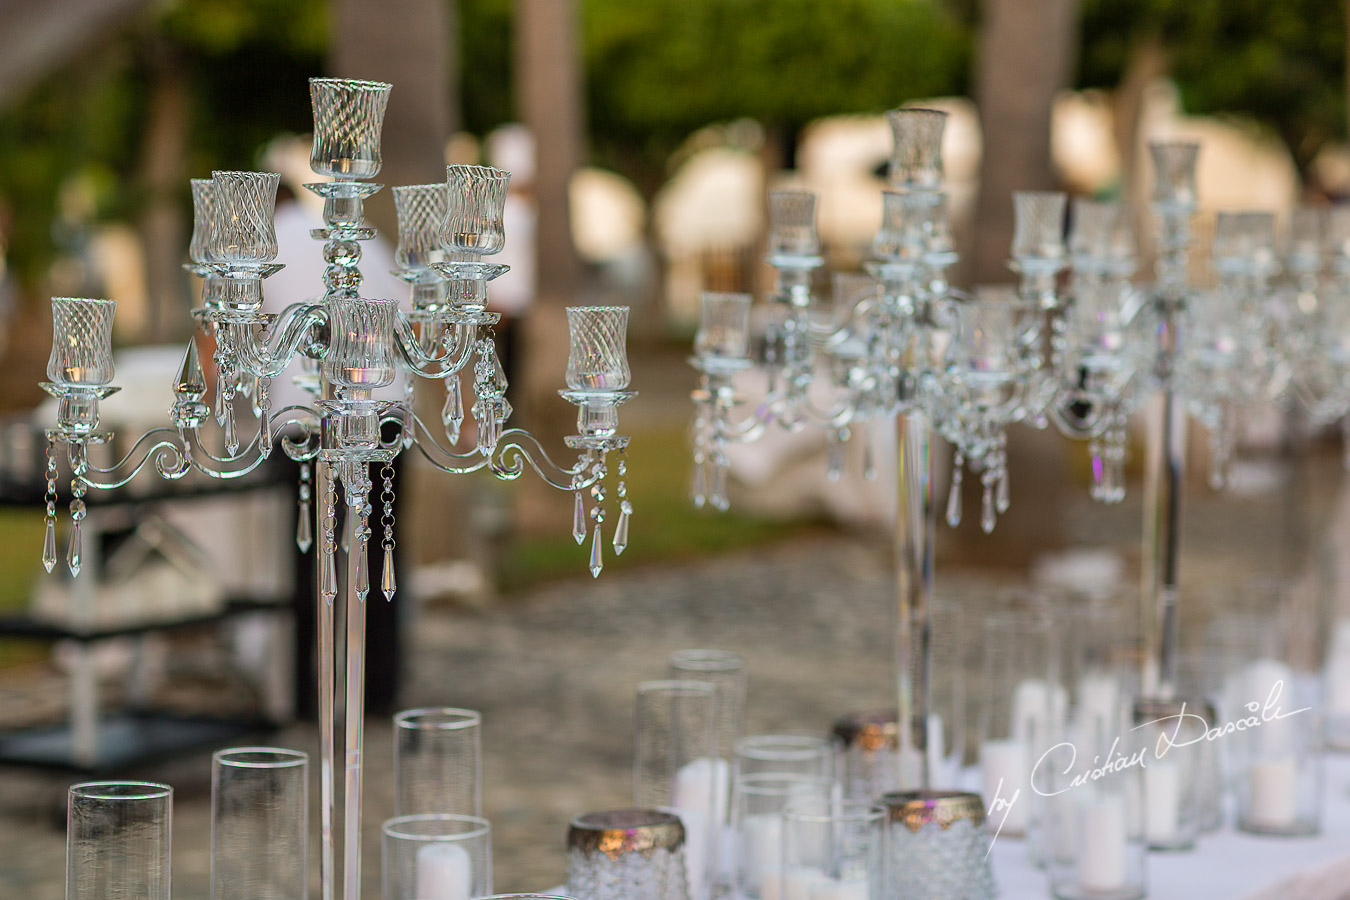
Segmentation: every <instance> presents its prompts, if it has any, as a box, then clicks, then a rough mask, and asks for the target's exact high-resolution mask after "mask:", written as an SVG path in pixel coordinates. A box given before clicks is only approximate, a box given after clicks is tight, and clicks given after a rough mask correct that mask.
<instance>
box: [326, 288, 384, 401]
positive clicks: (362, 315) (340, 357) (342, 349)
mask: <svg viewBox="0 0 1350 900" xmlns="http://www.w3.org/2000/svg"><path fill="white" fill-rule="evenodd" d="M324 308H325V309H326V310H327V311H328V328H329V334H330V335H331V338H330V343H329V348H328V356H327V357H326V358H325V359H324V361H323V369H324V377H325V378H327V379H328V380H329V381H331V382H332V383H333V384H336V385H341V386H342V387H348V388H378V387H386V386H387V385H390V384H393V383H394V376H395V374H397V373H396V370H395V368H394V365H395V359H394V353H395V350H394V348H395V347H396V346H397V344H396V342H395V340H394V323H395V320H396V318H397V316H398V301H397V300H366V299H364V298H361V297H336V298H332V299H330V300H328V301H327V302H326V303H325V304H324Z"/></svg>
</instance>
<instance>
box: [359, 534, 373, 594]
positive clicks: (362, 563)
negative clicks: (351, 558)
mask: <svg viewBox="0 0 1350 900" xmlns="http://www.w3.org/2000/svg"><path fill="white" fill-rule="evenodd" d="M367 543H368V542H367V541H357V542H356V544H357V548H358V549H357V551H356V596H357V597H359V598H360V599H361V600H365V599H366V597H367V596H368V595H369V594H370V560H369V559H368V558H367V557H366V544H367Z"/></svg>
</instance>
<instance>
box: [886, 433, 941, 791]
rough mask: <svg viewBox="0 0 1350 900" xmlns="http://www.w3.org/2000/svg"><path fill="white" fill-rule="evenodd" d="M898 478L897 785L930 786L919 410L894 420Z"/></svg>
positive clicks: (925, 498)
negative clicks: (895, 425)
mask: <svg viewBox="0 0 1350 900" xmlns="http://www.w3.org/2000/svg"><path fill="white" fill-rule="evenodd" d="M897 437H898V440H897V444H896V446H897V447H898V448H899V454H900V458H899V464H900V477H899V479H898V482H897V485H898V490H897V496H896V510H895V556H896V590H897V601H898V606H897V620H896V631H895V659H896V681H897V688H898V700H899V703H898V709H899V715H898V718H897V719H896V722H897V727H896V731H897V733H898V735H899V740H900V752H899V754H898V759H899V762H898V765H899V767H900V781H899V785H900V789H901V790H914V789H918V788H927V787H929V786H930V785H929V780H930V778H931V773H930V772H929V771H928V765H927V762H926V761H927V759H928V752H927V750H928V710H929V668H930V664H931V661H932V610H931V603H932V597H933V535H934V533H935V532H936V531H937V506H936V505H935V504H934V502H933V484H934V479H933V455H932V444H933V423H932V421H931V420H929V418H928V417H927V415H925V414H924V413H922V412H917V411H914V412H910V413H909V414H908V415H905V416H901V417H900V418H899V419H898V420H897Z"/></svg>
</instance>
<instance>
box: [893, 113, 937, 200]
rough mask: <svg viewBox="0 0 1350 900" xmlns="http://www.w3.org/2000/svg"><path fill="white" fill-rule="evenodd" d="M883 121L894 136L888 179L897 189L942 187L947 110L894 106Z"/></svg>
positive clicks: (919, 189) (932, 189)
mask: <svg viewBox="0 0 1350 900" xmlns="http://www.w3.org/2000/svg"><path fill="white" fill-rule="evenodd" d="M886 121H887V122H888V123H889V124H890V126H891V133H892V135H893V136H894V137H895V150H894V153H893V154H892V156H891V163H890V170H889V176H888V177H889V179H890V183H891V187H893V188H895V189H897V190H910V191H937V190H940V189H941V187H942V132H943V129H944V127H945V126H946V123H947V114H946V113H945V112H942V111H941V110H936V109H893V110H891V111H890V112H888V113H886Z"/></svg>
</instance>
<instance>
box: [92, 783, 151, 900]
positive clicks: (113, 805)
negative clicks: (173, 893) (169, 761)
mask: <svg viewBox="0 0 1350 900" xmlns="http://www.w3.org/2000/svg"><path fill="white" fill-rule="evenodd" d="M172 832H173V788H171V787H169V786H168V785H167V784H156V783H154V782H149V781H91V782H86V783H84V784H76V785H72V786H71V788H70V793H69V798H68V803H67V807H66V900H127V898H131V897H134V898H136V900H169V896H170V881H171V870H172V866H171V849H172V847H171V835H172Z"/></svg>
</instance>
